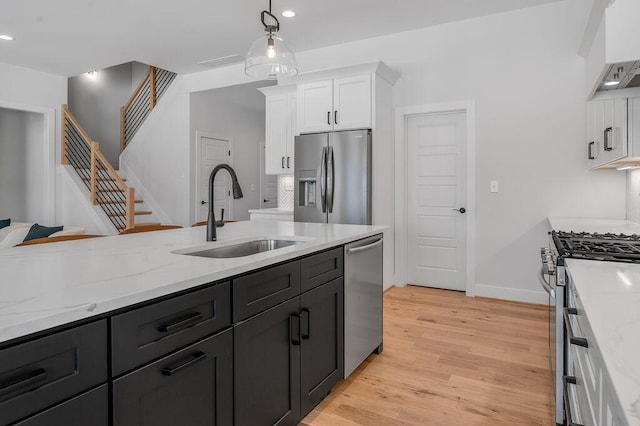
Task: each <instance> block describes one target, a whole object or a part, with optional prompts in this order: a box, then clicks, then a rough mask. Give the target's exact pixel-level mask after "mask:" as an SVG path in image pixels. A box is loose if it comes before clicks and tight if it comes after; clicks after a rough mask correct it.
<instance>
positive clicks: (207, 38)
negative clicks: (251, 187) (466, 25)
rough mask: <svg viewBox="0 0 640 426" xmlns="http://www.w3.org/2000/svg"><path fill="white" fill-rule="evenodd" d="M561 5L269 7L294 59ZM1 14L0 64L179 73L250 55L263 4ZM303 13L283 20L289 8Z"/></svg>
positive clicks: (294, 0) (44, 2) (11, 4)
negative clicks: (136, 64) (127, 65)
mask: <svg viewBox="0 0 640 426" xmlns="http://www.w3.org/2000/svg"><path fill="white" fill-rule="evenodd" d="M552 1H557V0H396V1H391V0H386V1H384V0H273V10H274V12H276V13H277V15H278V16H279V18H280V22H281V35H282V37H283V38H285V40H286V41H287V43H288V44H289V45H290V46H291V47H292V48H293V49H294V51H302V50H307V49H312V48H317V47H322V46H328V45H332V44H338V43H344V42H348V41H354V40H360V39H365V38H370V37H375V36H379V35H384V34H391V33H396V32H400V31H406V30H411V29H416V28H423V27H428V26H433V25H438V24H442V23H446V22H453V21H458V20H463V19H469V18H473V17H478V16H484V15H489V14H493V13H499V12H505V11H509V10H515V9H520V8H525V7H530V6H536V5H540V4H544V3H550V2H552ZM3 3H4V4H3V6H2V10H1V11H0V34H10V35H12V36H14V37H15V38H16V40H15V41H13V42H3V41H0V62H5V63H11V64H16V65H21V66H25V67H29V68H34V69H38V70H41V71H45V72H49V73H54V74H60V75H65V76H72V75H76V74H80V73H82V72H85V71H89V70H92V69H101V68H105V67H108V66H112V65H116V64H120V63H123V62H129V61H132V60H136V61H140V62H144V63H148V64H153V65H157V66H160V67H163V68H166V69H169V70H172V71H175V72H178V73H189V72H195V71H200V70H204V69H205V68H204V67H202V66H201V65H198V64H197V62H200V61H203V60H207V59H212V58H218V57H221V56H227V55H233V54H240V55H243V56H244V55H245V54H246V51H247V50H248V48H249V46H250V45H251V43H252V41H253V40H254V39H255V38H257V37H258V36H260V34H261V33H262V26H261V24H260V21H259V15H260V12H261V11H262V10H263V9H266V8H268V1H267V0H226V1H222V0H181V1H175V0H172V1H167V0H58V1H52V0H18V1H4V2H3ZM287 8H290V9H293V10H294V11H295V12H296V13H297V15H296V17H295V18H291V19H287V18H282V17H280V12H281V11H282V10H284V9H287Z"/></svg>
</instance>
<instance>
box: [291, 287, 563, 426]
mask: <svg viewBox="0 0 640 426" xmlns="http://www.w3.org/2000/svg"><path fill="white" fill-rule="evenodd" d="M547 318H548V309H547V307H546V306H543V305H529V304H524V303H515V302H506V301H499V300H494V299H484V298H468V297H466V296H465V295H464V294H463V293H459V292H454V291H448V290H437V289H429V288H423V287H416V286H407V287H404V288H392V289H391V290H389V291H387V292H386V293H385V295H384V351H383V353H382V354H380V355H371V356H369V358H368V359H367V360H366V361H365V362H364V363H363V364H362V365H361V366H360V367H359V368H358V369H357V370H356V371H355V372H354V373H353V374H352V375H351V376H350V377H349V378H348V379H347V380H342V381H341V382H340V383H338V384H337V385H336V386H335V387H334V389H333V391H332V392H331V394H330V395H329V396H328V397H327V398H326V399H325V400H324V401H323V402H322V403H320V405H318V406H317V407H316V409H315V410H314V411H312V412H311V413H309V415H308V416H307V417H306V418H305V419H304V420H303V421H302V424H303V425H309V426H323V425H367V426H372V425H376V426H377V425H545V426H547V425H552V424H554V423H553V414H552V413H553V405H552V403H553V401H552V395H551V383H550V378H549V366H548V330H547V321H548V319H547Z"/></svg>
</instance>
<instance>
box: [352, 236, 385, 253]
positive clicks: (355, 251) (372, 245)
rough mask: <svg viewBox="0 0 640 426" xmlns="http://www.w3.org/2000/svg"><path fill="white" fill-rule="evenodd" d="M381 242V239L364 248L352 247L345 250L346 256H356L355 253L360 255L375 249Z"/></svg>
mask: <svg viewBox="0 0 640 426" xmlns="http://www.w3.org/2000/svg"><path fill="white" fill-rule="evenodd" d="M382 241H383V239H382V238H380V239H379V240H378V241H374V242H373V243H371V244H367V245H366V246H360V247H353V248H350V249H347V254H356V253H361V252H363V251H367V250H371V249H372V248H375V247H378V246H379V245H381V244H382Z"/></svg>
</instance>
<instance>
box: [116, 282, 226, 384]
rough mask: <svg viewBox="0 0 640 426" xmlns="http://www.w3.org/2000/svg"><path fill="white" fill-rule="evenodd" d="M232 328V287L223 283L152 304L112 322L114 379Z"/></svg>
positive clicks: (119, 316) (118, 317) (122, 315)
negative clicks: (146, 363) (219, 331)
mask: <svg viewBox="0 0 640 426" xmlns="http://www.w3.org/2000/svg"><path fill="white" fill-rule="evenodd" d="M230 325H231V285H230V284H229V283H228V282H226V283H222V284H218V285H215V286H212V287H208V288H205V289H203V290H198V291H194V292H192V293H188V294H185V295H183V296H178V297H175V298H173V299H169V300H166V301H164V302H158V303H154V304H153V305H150V306H145V307H143V308H139V309H136V310H133V311H130V312H126V313H124V314H120V315H116V316H114V317H113V318H112V319H111V348H112V354H113V361H112V362H113V375H114V376H117V375H119V374H122V373H124V372H126V371H129V370H131V369H133V368H135V367H138V366H140V365H142V364H144V363H145V362H148V361H152V360H154V359H157V358H160V357H161V356H164V355H166V354H168V353H170V352H172V351H174V350H176V349H178V348H181V347H184V346H186V345H189V344H191V343H193V342H195V341H197V340H199V339H201V338H203V337H205V336H208V335H210V334H213V333H215V332H216V331H218V330H221V329H223V328H225V327H228V326H230Z"/></svg>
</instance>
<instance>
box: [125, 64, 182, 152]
mask: <svg viewBox="0 0 640 426" xmlns="http://www.w3.org/2000/svg"><path fill="white" fill-rule="evenodd" d="M175 77H176V74H175V73H173V72H171V71H167V70H163V69H162V68H156V67H149V71H148V72H147V73H146V74H145V76H144V77H143V78H142V81H140V83H139V84H138V87H136V90H134V92H133V94H132V95H131V97H130V98H129V100H128V101H127V102H126V103H125V104H124V105H123V106H122V107H121V108H120V152H122V151H124V149H125V148H126V147H127V144H128V143H129V142H130V141H131V139H133V136H134V135H135V134H136V132H137V131H138V129H139V128H140V126H142V123H144V120H145V119H146V118H147V116H148V115H149V113H151V111H152V110H153V109H154V108H155V107H156V104H157V103H158V99H160V97H161V96H162V95H163V94H164V92H166V91H167V89H168V88H169V85H170V84H171V82H172V81H173V79H174V78H175Z"/></svg>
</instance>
